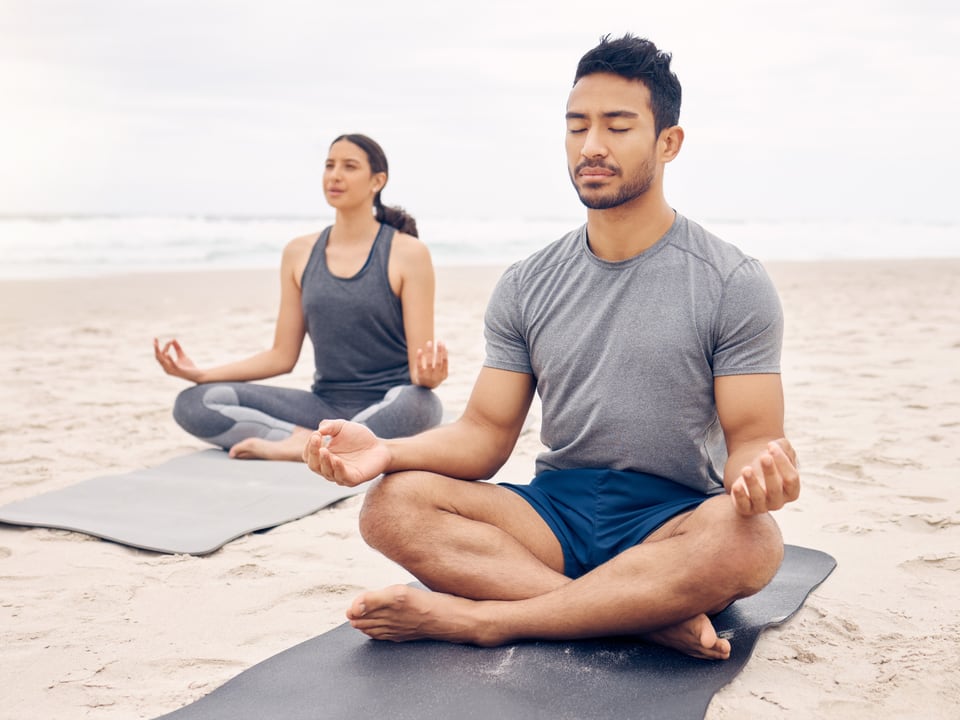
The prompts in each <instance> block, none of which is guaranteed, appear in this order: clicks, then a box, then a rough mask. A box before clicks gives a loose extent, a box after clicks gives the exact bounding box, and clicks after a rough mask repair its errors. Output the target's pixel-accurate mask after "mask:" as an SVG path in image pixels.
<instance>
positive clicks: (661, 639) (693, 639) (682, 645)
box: [643, 615, 730, 660]
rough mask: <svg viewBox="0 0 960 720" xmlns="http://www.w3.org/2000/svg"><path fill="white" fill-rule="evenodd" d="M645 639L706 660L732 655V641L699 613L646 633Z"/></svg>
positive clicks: (724, 658)
mask: <svg viewBox="0 0 960 720" xmlns="http://www.w3.org/2000/svg"><path fill="white" fill-rule="evenodd" d="M643 639H644V640H649V641H650V642H652V643H656V644H658V645H666V646H667V647H669V648H673V649H674V650H679V651H680V652H682V653H685V654H686V655H692V656H693V657H696V658H703V659H704V660H726V659H727V658H729V657H730V641H729V640H725V639H724V638H721V637H717V631H716V630H715V629H714V627H713V623H712V622H710V618H708V617H707V616H706V615H697V616H696V617H693V618H690V619H689V620H686V621H684V622H682V623H678V624H677V625H672V626H671V627H668V628H664V629H663V630H657V631H656V632H652V633H645V634H644V635H643Z"/></svg>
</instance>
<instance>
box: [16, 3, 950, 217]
mask: <svg viewBox="0 0 960 720" xmlns="http://www.w3.org/2000/svg"><path fill="white" fill-rule="evenodd" d="M626 31H630V32H634V33H636V34H639V35H644V36H647V37H649V38H650V39H652V40H654V41H655V42H656V43H657V44H658V45H660V46H661V47H662V48H664V49H665V50H668V51H670V52H672V53H673V55H674V69H675V71H676V72H677V73H678V75H679V77H680V80H681V83H682V84H683V92H684V101H683V108H682V110H681V118H680V120H681V125H683V127H684V129H685V131H686V141H685V144H684V147H683V151H682V153H681V155H680V156H679V157H678V158H677V160H676V161H674V163H672V165H671V166H670V167H669V168H668V171H667V181H666V183H667V197H668V200H669V201H670V202H671V203H672V204H673V206H674V207H676V208H677V209H679V210H681V211H682V212H684V213H686V214H687V215H689V216H691V217H694V218H698V219H704V220H706V219H778V218H787V219H799V218H811V219H825V218H846V219H860V218H863V219H878V218H879V219H891V220H897V219H907V220H918V221H928V220H933V221H958V220H960V203H958V202H957V196H958V187H957V186H958V183H957V180H956V173H957V167H958V163H960V140H958V128H960V99H958V92H957V90H956V86H957V83H958V77H960V49H958V48H960V3H958V2H957V0H864V1H860V0H783V1H780V0H770V1H752V0H728V1H720V0H672V1H669V0H668V1H664V0H661V1H660V2H657V3H652V2H642V0H629V1H625V0H606V1H598V2H588V1H587V0H579V1H577V2H573V1H572V0H548V1H541V0H535V1H525V0H509V1H506V2H502V1H500V0H483V1H482V2H474V3H460V2H456V0H443V1H436V0H410V2H408V3H403V2H398V1H397V0H349V1H347V2H338V3H334V2H331V1H330V0H311V1H300V0H264V1H262V2H250V1H237V2H233V1H228V0H114V1H113V2H110V1H108V0H83V1H82V2H79V1H76V0H0V213H4V214H19V213H122V214H127V213H134V214H136V213H145V214H160V215H177V214H197V213H199V214H240V215H259V214H267V215H286V214H294V215H311V216H315V215H326V214H328V208H327V207H326V205H325V204H324V201H323V196H322V194H321V189H320V178H321V172H322V164H323V159H324V157H325V154H326V148H327V145H328V144H329V141H330V140H331V139H332V138H333V137H334V136H336V135H338V134H340V133H343V132H365V133H367V134H369V135H371V136H373V137H374V138H376V139H377V140H378V141H380V143H381V144H382V145H383V146H384V148H385V150H386V152H387V155H388V158H389V160H390V164H391V178H390V184H389V186H388V187H387V190H386V191H385V193H384V200H385V201H386V202H387V203H392V204H400V205H403V206H405V207H407V208H408V209H409V210H410V211H411V212H413V214H414V215H416V216H418V217H420V216H424V215H430V216H433V217H438V218H439V217H445V218H463V217H496V216H506V217H515V218H518V217H530V218H542V217H561V218H567V217H571V218H576V217H580V216H581V215H582V208H581V207H580V205H579V201H578V200H577V198H576V195H575V194H574V192H573V190H572V188H571V186H570V181H569V179H568V177H567V174H566V165H565V158H564V153H563V132H564V121H563V112H564V105H565V102H566V98H567V93H568V92H569V88H570V85H571V82H572V78H573V72H574V69H575V67H576V63H577V61H578V59H579V58H580V56H581V55H582V54H583V53H584V52H585V51H586V50H588V49H589V48H591V47H592V46H593V45H595V44H596V42H597V41H598V39H599V37H600V36H601V35H602V34H605V33H611V34H613V35H620V34H622V33H624V32H626Z"/></svg>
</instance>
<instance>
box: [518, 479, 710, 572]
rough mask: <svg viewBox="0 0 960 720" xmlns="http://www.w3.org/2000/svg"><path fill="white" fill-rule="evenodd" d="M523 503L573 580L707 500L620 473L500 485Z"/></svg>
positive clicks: (678, 487) (687, 490)
mask: <svg viewBox="0 0 960 720" xmlns="http://www.w3.org/2000/svg"><path fill="white" fill-rule="evenodd" d="M500 485H501V486H503V487H505V488H507V489H508V490H512V491H513V492H515V493H517V494H518V495H520V496H521V497H522V498H523V499H524V500H526V501H527V502H528V503H530V505H532V506H533V509H534V510H536V511H537V512H538V513H539V514H540V517H542V518H543V520H544V522H546V523H547V525H549V526H550V529H551V530H553V534H554V535H556V537H557V539H558V540H559V541H560V545H561V547H562V548H563V563H564V567H563V573H564V575H566V576H567V577H569V578H577V577H580V576H581V575H584V574H586V573H588V572H590V571H591V570H593V569H594V568H595V567H597V566H598V565H602V564H603V563H605V562H606V561H607V560H610V559H611V558H613V557H615V556H616V555H619V554H620V553H622V552H623V551H624V550H627V549H629V548H632V547H633V546H635V545H639V544H640V543H641V542H643V540H644V539H645V538H646V537H647V536H648V535H649V534H650V533H652V532H653V531H654V530H656V529H657V528H658V527H660V526H661V525H663V523H665V522H666V521H667V520H669V519H670V518H672V517H674V516H676V515H679V514H680V513H683V512H687V511H689V510H693V509H694V508H696V507H697V506H698V505H700V503H702V502H703V501H704V500H706V499H707V498H709V497H710V496H709V495H704V494H703V493H700V492H697V491H696V490H692V489H690V488H688V487H686V486H684V485H680V484H678V483H675V482H672V481H670V480H665V479H664V478H661V477H657V476H656V475H647V474H645V473H638V472H629V471H625V470H549V471H547V472H545V473H541V474H540V475H537V476H536V477H535V478H534V479H533V480H531V481H530V484H529V485H513V484H511V483H500Z"/></svg>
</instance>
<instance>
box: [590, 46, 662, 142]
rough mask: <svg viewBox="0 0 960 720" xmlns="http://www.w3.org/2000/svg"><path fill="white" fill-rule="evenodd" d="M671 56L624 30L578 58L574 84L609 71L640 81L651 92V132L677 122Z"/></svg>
mask: <svg viewBox="0 0 960 720" xmlns="http://www.w3.org/2000/svg"><path fill="white" fill-rule="evenodd" d="M672 57H673V56H672V55H671V54H670V53H668V52H664V51H663V50H660V49H658V48H657V46H656V45H654V44H653V43H652V42H650V41H649V40H647V39H646V38H640V37H636V36H635V35H631V34H630V33H627V34H626V35H624V36H623V37H622V38H619V39H618V40H611V39H610V36H609V35H604V36H603V37H602V38H600V44H599V45H597V46H596V47H595V48H593V49H592V50H589V51H588V52H587V53H586V55H584V56H583V57H582V58H580V63H579V64H578V65H577V75H576V77H574V79H573V84H574V85H576V84H577V81H578V80H579V79H580V78H582V77H586V76H587V75H594V74H596V73H611V74H613V75H619V76H620V77H624V78H627V79H629V80H639V81H640V82H642V83H643V84H644V85H646V86H647V89H648V90H649V91H650V109H651V110H652V111H653V120H654V132H656V134H657V137H659V136H660V131H661V130H663V129H664V128H668V127H673V126H674V125H676V124H677V123H678V122H680V80H679V79H678V78H677V76H676V74H675V73H674V72H672V71H671V70H670V60H671V59H672Z"/></svg>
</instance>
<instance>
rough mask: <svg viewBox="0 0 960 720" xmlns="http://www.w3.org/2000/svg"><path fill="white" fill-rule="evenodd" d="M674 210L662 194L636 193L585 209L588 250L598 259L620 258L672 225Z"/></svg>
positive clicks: (648, 244) (634, 253)
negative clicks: (624, 199)
mask: <svg viewBox="0 0 960 720" xmlns="http://www.w3.org/2000/svg"><path fill="white" fill-rule="evenodd" d="M675 218H676V213H675V212H674V210H673V208H671V207H670V205H668V204H667V202H666V200H665V199H664V198H663V196H662V195H661V196H659V197H655V198H648V197H639V198H637V199H636V200H633V201H632V202H629V203H626V204H624V205H620V206H618V207H615V208H610V209H608V210H588V211H587V238H588V239H589V241H590V250H592V251H593V254H594V255H596V256H597V257H598V258H600V259H601V260H608V261H610V262H620V261H622V260H628V259H630V258H632V257H636V256H637V255H639V254H640V253H642V252H643V251H644V250H648V249H649V248H651V247H653V245H655V244H656V243H657V241H658V240H659V239H660V238H662V237H663V236H664V234H666V232H667V230H669V229H670V227H671V226H672V225H673V221H674V219H675Z"/></svg>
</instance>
